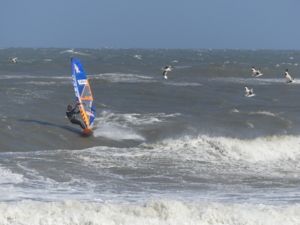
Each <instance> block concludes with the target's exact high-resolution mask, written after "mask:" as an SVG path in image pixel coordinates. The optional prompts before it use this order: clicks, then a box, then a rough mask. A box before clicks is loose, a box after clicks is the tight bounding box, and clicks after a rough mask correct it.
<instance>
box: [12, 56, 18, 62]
mask: <svg viewBox="0 0 300 225" xmlns="http://www.w3.org/2000/svg"><path fill="white" fill-rule="evenodd" d="M10 62H12V63H17V62H18V57H14V58H11V59H10Z"/></svg>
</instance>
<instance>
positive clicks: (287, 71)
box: [284, 69, 294, 83]
mask: <svg viewBox="0 0 300 225" xmlns="http://www.w3.org/2000/svg"><path fill="white" fill-rule="evenodd" d="M284 77H285V79H286V82H287V83H292V82H294V78H292V76H291V75H290V74H289V70H288V69H286V70H285V72H284Z"/></svg>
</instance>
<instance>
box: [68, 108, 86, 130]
mask: <svg viewBox="0 0 300 225" xmlns="http://www.w3.org/2000/svg"><path fill="white" fill-rule="evenodd" d="M78 113H80V111H79V109H78V107H77V106H75V107H74V108H73V109H72V110H71V111H67V112H66V115H67V117H68V119H69V120H70V122H71V123H74V124H78V125H80V126H81V128H82V129H85V128H86V126H85V124H84V123H83V122H82V121H81V120H78V119H76V114H78Z"/></svg>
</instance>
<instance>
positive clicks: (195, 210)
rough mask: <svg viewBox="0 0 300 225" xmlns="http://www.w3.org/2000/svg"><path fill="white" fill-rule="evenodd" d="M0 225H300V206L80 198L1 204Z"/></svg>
mask: <svg viewBox="0 0 300 225" xmlns="http://www.w3.org/2000/svg"><path fill="white" fill-rule="evenodd" d="M0 214H1V217H0V224H7V225H8V224H20V225H21V224H30V225H43V224H45V225H46V224H47V225H52V224H53V225H57V224H59V225H65V224H68V225H69V224H72V225H84V224H89V225H94V224H97V225H100V224H103V225H141V224H143V225H194V224H201V225H221V224H222V225H233V224H234V225H258V224H261V225H262V224H264V225H283V224H284V225H298V224H300V206H299V205H290V206H270V205H261V204H260V205H254V204H222V203H205V202H203V203H183V202H179V201H166V200H165V201H152V202H148V203H146V204H145V205H137V204H108V203H106V204H98V203H88V202H78V201H65V202H48V203H47V202H33V201H24V202H16V203H1V204H0Z"/></svg>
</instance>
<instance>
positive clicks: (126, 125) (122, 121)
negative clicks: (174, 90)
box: [94, 111, 179, 141]
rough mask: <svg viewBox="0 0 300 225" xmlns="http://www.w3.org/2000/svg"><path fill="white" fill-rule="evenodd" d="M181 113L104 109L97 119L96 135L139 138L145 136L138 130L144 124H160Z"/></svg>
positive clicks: (115, 137) (128, 138)
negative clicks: (146, 112)
mask: <svg viewBox="0 0 300 225" xmlns="http://www.w3.org/2000/svg"><path fill="white" fill-rule="evenodd" d="M178 115H179V114H176V113H175V114H165V113H148V114H138V113H123V114H122V113H113V112H108V111H103V112H102V113H101V115H100V116H99V117H98V118H97V119H96V129H95V132H94V136H95V137H100V136H101V137H106V138H109V139H112V140H139V141H144V140H145V138H144V137H143V136H142V135H140V134H139V132H138V131H137V130H139V129H141V128H143V126H147V125H152V124H158V123H160V122H164V121H166V120H167V119H168V118H170V117H176V116H178Z"/></svg>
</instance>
